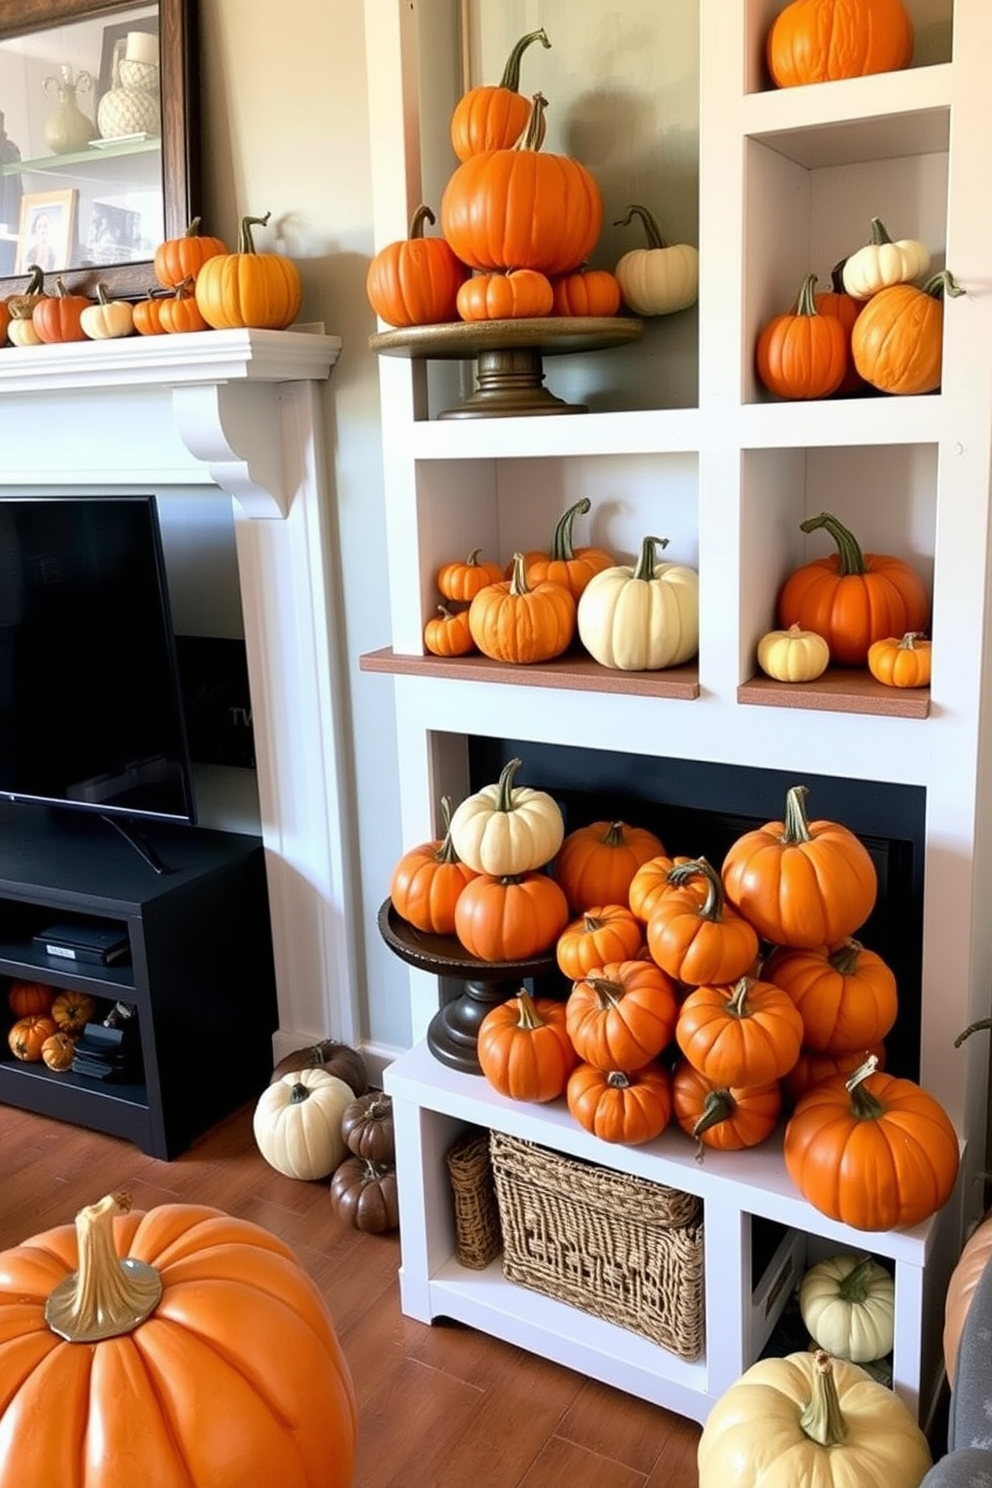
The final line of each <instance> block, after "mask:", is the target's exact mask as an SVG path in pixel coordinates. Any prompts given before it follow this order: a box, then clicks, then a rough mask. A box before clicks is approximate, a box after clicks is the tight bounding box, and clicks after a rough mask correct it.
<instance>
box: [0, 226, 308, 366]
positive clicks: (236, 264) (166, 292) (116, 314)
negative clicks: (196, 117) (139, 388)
mask: <svg viewBox="0 0 992 1488" xmlns="http://www.w3.org/2000/svg"><path fill="white" fill-rule="evenodd" d="M268 220H269V213H266V214H265V216H264V217H244V218H242V221H241V231H240V238H239V243H238V251H237V253H231V252H230V251H229V250H228V248H227V246H226V245H225V243H224V242H223V241H222V240H221V239H220V238H214V237H208V236H206V235H201V233H200V230H199V226H200V219H199V218H195V219H194V220H193V222H191V223H190V225H189V227H188V228H187V230H186V232H185V233H184V234H183V236H182V237H179V238H169V239H166V241H165V242H163V243H160V244H159V246H158V248H156V250H155V256H154V260H153V268H154V273H155V278H156V281H157V287H156V288H154V289H150V290H149V292H148V294H147V296H146V297H145V298H144V299H143V300H139V301H138V302H137V303H135V304H132V303H131V302H130V301H129V300H125V299H111V297H110V296H109V295H108V293H107V290H106V287H105V286H104V285H102V284H101V285H99V286H98V288H97V297H96V299H92V298H91V297H90V296H89V295H86V294H80V293H75V292H73V291H71V290H69V289H67V288H66V286H65V283H64V281H63V280H62V279H61V278H58V277H57V278H56V280H55V286H54V293H48V292H47V291H46V289H45V276H44V274H43V272H42V270H41V269H40V268H39V267H38V266H37V264H35V265H32V266H31V268H30V271H29V277H28V282H27V284H26V286H25V288H24V289H23V290H21V291H19V292H18V293H16V294H12V295H8V296H7V298H6V299H4V300H0V341H6V342H8V343H9V344H10V345H11V346H39V345H42V344H44V343H49V344H51V343H55V342H65V341H110V340H117V339H119V338H121V337H124V336H132V335H141V336H155V335H160V334H162V333H166V332H183V331H206V330H230V329H233V328H236V327H247V326H250V327H253V328H255V329H262V330H284V329H285V328H286V327H287V326H289V325H291V324H292V322H293V321H294V320H295V319H296V316H297V314H298V313H299V309H300V304H301V302H302V298H303V291H302V283H301V280H300V273H299V270H298V269H297V267H296V265H295V264H294V263H293V261H292V259H290V258H287V257H286V256H285V255H284V254H281V253H258V252H256V251H255V245H254V241H253V237H252V228H253V227H255V226H264V225H265V224H266V223H267V222H268Z"/></svg>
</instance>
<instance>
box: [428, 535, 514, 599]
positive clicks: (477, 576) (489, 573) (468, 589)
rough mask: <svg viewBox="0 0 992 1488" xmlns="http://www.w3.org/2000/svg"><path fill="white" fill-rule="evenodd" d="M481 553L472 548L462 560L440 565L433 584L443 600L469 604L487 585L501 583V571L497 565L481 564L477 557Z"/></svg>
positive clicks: (480, 550) (478, 549) (479, 549)
mask: <svg viewBox="0 0 992 1488" xmlns="http://www.w3.org/2000/svg"><path fill="white" fill-rule="evenodd" d="M481 552H482V549H481V548H473V549H472V551H471V553H469V555H468V557H467V558H465V559H464V560H458V559H455V560H453V561H451V562H449V563H442V564H441V567H440V568H439V569H438V571H437V577H436V579H435V582H436V584H437V587H438V591H439V593H441V594H442V595H443V596H444V598H445V599H453V600H454V601H455V602H456V603H457V604H471V602H472V600H473V599H474V598H475V596H476V595H477V594H478V592H479V590H480V589H485V587H486V585H487V584H501V583H502V582H503V577H504V575H503V570H502V569H501V568H500V566H499V564H498V563H483V562H482V560H481V559H480V557H479V554H480V553H481Z"/></svg>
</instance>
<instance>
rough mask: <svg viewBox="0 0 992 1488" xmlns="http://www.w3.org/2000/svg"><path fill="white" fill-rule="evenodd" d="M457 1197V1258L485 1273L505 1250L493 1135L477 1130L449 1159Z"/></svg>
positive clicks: (469, 1266) (456, 1146) (455, 1149)
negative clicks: (492, 1153) (492, 1151)
mask: <svg viewBox="0 0 992 1488" xmlns="http://www.w3.org/2000/svg"><path fill="white" fill-rule="evenodd" d="M447 1164H448V1176H449V1178H450V1179H451V1187H452V1190H453V1192H454V1195H455V1257H456V1259H457V1261H458V1264H459V1265H460V1266H467V1267H468V1268H469V1269H470V1270H472V1271H484V1270H485V1269H486V1267H487V1266H488V1265H489V1262H490V1261H492V1260H495V1258H496V1257H497V1256H498V1255H499V1253H500V1251H501V1250H502V1248H503V1237H502V1235H501V1233H500V1227H499V1210H498V1208H497V1207H496V1190H495V1188H494V1187H493V1170H492V1163H491V1162H490V1159H489V1133H488V1131H485V1130H484V1129H483V1128H482V1127H473V1128H472V1130H471V1131H469V1132H467V1133H466V1134H465V1135H464V1136H462V1137H459V1139H458V1141H457V1142H456V1143H455V1145H454V1146H453V1147H452V1148H451V1150H450V1151H449V1152H448V1155H447Z"/></svg>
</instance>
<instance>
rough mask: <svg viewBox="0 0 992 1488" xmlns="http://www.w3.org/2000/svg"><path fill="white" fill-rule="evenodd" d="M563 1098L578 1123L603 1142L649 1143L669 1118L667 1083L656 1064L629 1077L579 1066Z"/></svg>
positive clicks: (610, 1071) (670, 1113)
mask: <svg viewBox="0 0 992 1488" xmlns="http://www.w3.org/2000/svg"><path fill="white" fill-rule="evenodd" d="M565 1100H566V1102H567V1104H568V1109H569V1111H570V1113H571V1114H572V1115H573V1116H574V1117H575V1119H576V1121H577V1122H578V1123H579V1125H580V1126H582V1127H584V1128H585V1130H586V1131H587V1132H591V1133H592V1135H593V1136H594V1137H599V1138H600V1139H601V1140H602V1141H604V1142H624V1143H629V1144H630V1145H631V1146H636V1145H637V1144H638V1143H640V1142H653V1141H654V1139H655V1137H659V1136H660V1135H661V1133H662V1132H663V1131H664V1130H665V1127H666V1126H667V1125H668V1123H669V1121H670V1120H671V1116H672V1084H671V1079H670V1077H669V1075H668V1071H667V1070H664V1069H662V1067H661V1065H658V1064H649V1065H646V1066H645V1067H644V1069H640V1070H637V1071H635V1072H633V1073H627V1072H625V1071H624V1070H609V1071H606V1070H601V1069H596V1068H595V1067H594V1066H593V1065H591V1064H579V1065H577V1066H576V1068H575V1069H574V1070H573V1071H572V1073H571V1075H570V1076H569V1079H568V1085H567V1086H566V1088H565Z"/></svg>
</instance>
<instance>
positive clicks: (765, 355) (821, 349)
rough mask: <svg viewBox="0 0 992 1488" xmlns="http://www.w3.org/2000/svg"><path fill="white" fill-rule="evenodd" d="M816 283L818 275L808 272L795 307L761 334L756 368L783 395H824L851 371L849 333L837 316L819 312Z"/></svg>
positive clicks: (760, 377) (822, 396)
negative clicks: (815, 295)
mask: <svg viewBox="0 0 992 1488" xmlns="http://www.w3.org/2000/svg"><path fill="white" fill-rule="evenodd" d="M815 284H816V275H815V274H807V275H806V277H805V279H804V280H803V282H802V284H801V286H800V289H799V297H798V299H797V301H796V304H795V307H794V308H793V309H792V310H789V311H786V312H785V313H784V314H782V315H775V316H773V317H772V319H771V320H770V321H768V323H767V324H766V325H765V326H763V327H762V330H761V333H760V335H759V336H758V345H757V349H756V351H755V369H756V371H757V374H758V377H759V379H760V381H761V383H762V384H763V386H764V387H766V388H768V390H769V392H772V393H776V394H777V395H778V396H779V397H780V398H826V397H827V396H828V395H829V394H830V393H835V392H836V391H837V389H838V388H839V387H840V385H841V383H842V382H843V381H844V376H845V374H846V372H847V365H848V341H847V335H846V333H845V331H844V328H843V326H842V325H841V323H840V321H839V320H836V319H835V318H834V316H832V315H821V314H820V312H819V311H818V310H817V308H816V301H815V298H814V295H813V288H814V285H815Z"/></svg>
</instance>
